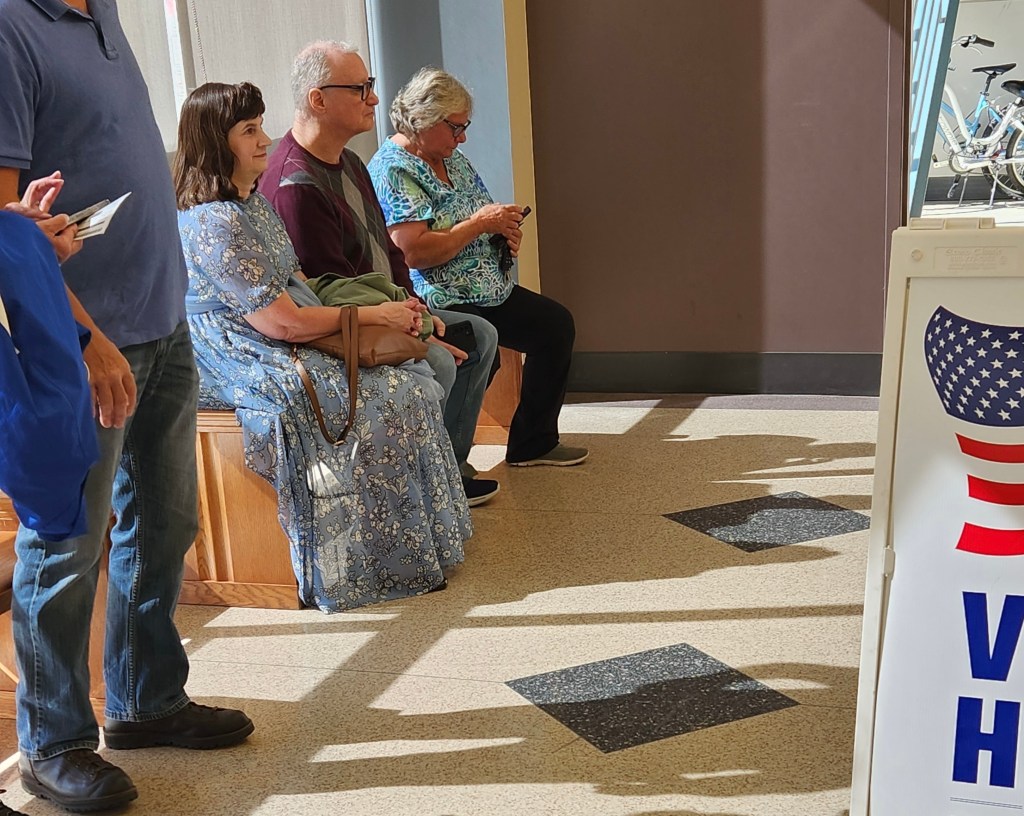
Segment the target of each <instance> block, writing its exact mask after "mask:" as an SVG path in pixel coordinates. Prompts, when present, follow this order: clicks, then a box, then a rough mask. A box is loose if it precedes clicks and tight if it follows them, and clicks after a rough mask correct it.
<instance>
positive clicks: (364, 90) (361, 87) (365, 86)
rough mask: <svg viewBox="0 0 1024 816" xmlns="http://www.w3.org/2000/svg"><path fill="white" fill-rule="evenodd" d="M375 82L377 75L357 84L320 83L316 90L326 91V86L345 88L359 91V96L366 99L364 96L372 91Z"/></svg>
mask: <svg viewBox="0 0 1024 816" xmlns="http://www.w3.org/2000/svg"><path fill="white" fill-rule="evenodd" d="M376 82H377V77H367V78H366V82H360V83H359V84H358V85H320V86H319V88H318V90H321V91H326V90H327V89H328V88H347V89H348V90H350V91H359V98H360V99H361V100H363V101H364V102H365V101H366V97H368V96H369V95H370V94H372V93H373V86H374V84H375V83H376Z"/></svg>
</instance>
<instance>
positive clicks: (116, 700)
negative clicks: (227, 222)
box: [0, 0, 253, 810]
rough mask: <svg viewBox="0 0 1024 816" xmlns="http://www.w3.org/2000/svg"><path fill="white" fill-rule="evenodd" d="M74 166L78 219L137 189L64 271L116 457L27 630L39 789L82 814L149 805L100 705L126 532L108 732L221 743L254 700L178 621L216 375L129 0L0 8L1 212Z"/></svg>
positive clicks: (30, 581) (23, 721) (24, 550)
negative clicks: (211, 377)
mask: <svg viewBox="0 0 1024 816" xmlns="http://www.w3.org/2000/svg"><path fill="white" fill-rule="evenodd" d="M58 169H59V170H61V171H62V172H63V176H64V179H65V182H66V183H65V187H64V192H63V194H62V199H61V205H62V207H61V208H62V210H64V211H66V212H73V211H75V210H77V209H79V208H82V207H85V206H88V205H89V204H92V203H93V202H95V201H97V200H100V199H104V198H108V199H111V200H112V199H114V198H117V197H119V196H121V195H122V194H124V193H126V192H129V191H130V192H131V196H130V197H129V198H128V199H127V201H126V202H125V203H124V205H123V206H122V207H121V209H120V210H119V211H118V213H117V215H116V216H115V217H114V220H113V222H112V223H111V226H110V228H109V230H108V231H107V233H106V235H103V236H99V237H97V238H91V239H89V240H88V241H86V242H85V245H84V247H83V249H82V250H81V251H80V252H79V253H78V254H77V255H76V256H75V257H73V258H71V259H70V260H68V261H67V263H66V264H65V265H64V268H63V271H64V280H65V282H66V284H67V288H68V297H69V300H70V302H71V308H72V312H73V314H74V316H75V318H76V319H77V320H78V322H79V323H81V324H82V325H84V326H85V327H87V328H88V329H89V330H90V331H91V333H92V341H91V342H90V343H89V345H88V346H87V348H86V350H85V352H84V354H83V356H84V358H85V362H86V364H87V366H88V368H89V372H90V384H91V387H92V392H93V398H94V400H95V404H96V416H97V433H98V436H99V445H100V460H99V462H98V463H97V464H96V466H95V467H93V469H92V470H91V471H90V474H89V478H88V479H87V481H86V488H85V491H86V503H87V516H88V528H89V529H88V532H87V533H86V534H85V535H82V536H79V537H76V538H71V539H68V540H66V541H63V542H55V541H47V540H45V539H43V538H42V537H40V536H39V535H38V534H37V533H34V532H32V531H30V530H28V529H26V528H24V527H23V528H22V529H21V530H20V531H19V533H18V539H17V544H16V548H17V555H18V564H17V568H16V570H15V576H14V602H13V617H14V633H15V641H16V645H17V652H18V667H19V672H20V674H21V682H20V683H19V685H18V695H17V703H18V739H19V743H20V747H21V779H22V784H23V785H24V786H25V788H26V789H27V790H29V791H30V792H32V793H34V794H36V795H38V796H43V797H45V798H48V799H52V800H53V801H54V802H56V803H58V804H60V805H62V806H64V807H66V808H68V809H72V810H99V809H104V808H108V807H118V806H120V805H123V804H124V803H125V802H127V801H130V800H131V799H134V798H135V797H136V795H137V794H136V791H135V787H134V785H133V784H132V782H131V780H130V779H129V778H128V776H127V774H125V773H124V772H123V771H122V770H120V769H119V768H117V767H116V766H114V765H111V764H110V763H108V762H106V761H105V760H103V759H101V758H100V757H99V756H98V755H97V754H96V753H95V750H96V748H97V746H98V736H99V734H98V728H97V723H96V720H95V717H94V716H93V713H92V710H91V707H90V705H89V678H88V668H87V663H86V657H87V649H86V645H87V642H88V633H89V618H90V613H91V610H92V605H93V599H94V596H95V592H96V580H97V574H98V564H99V559H100V557H101V555H102V547H103V538H104V533H105V532H106V528H107V521H108V519H109V517H110V510H111V506H113V508H114V512H115V517H116V521H115V524H114V527H113V529H112V530H111V533H110V538H111V542H112V550H111V553H110V560H109V593H108V605H107V632H106V647H105V657H104V676H105V680H106V688H107V698H106V712H105V714H106V721H105V726H104V730H105V740H106V744H107V746H108V747H110V748H140V747H145V746H149V745H173V746H178V747H184V748H213V747H219V746H223V745H231V744H234V743H236V742H239V741H241V740H244V739H245V738H246V737H247V736H248V735H249V734H250V733H251V732H252V730H253V725H252V722H251V721H250V720H249V718H248V717H246V716H245V715H244V714H243V713H242V712H240V711H233V710H225V709H213V708H207V707H204V706H199V705H196V704H195V703H192V702H191V701H190V700H189V699H188V697H187V695H186V694H185V691H184V686H185V680H186V677H187V675H188V659H187V657H186V655H185V652H184V649H183V648H182V646H181V642H180V638H179V635H178V632H177V630H176V628H175V626H174V620H173V613H174V607H175V602H176V599H177V596H178V591H179V588H180V585H181V578H182V571H183V559H184V556H185V553H186V552H187V550H188V549H189V547H190V546H191V544H192V541H193V539H194V537H195V534H196V530H197V519H196V511H197V510H196V508H197V505H196V464H195V420H196V397H197V390H198V378H197V376H196V370H195V363H194V360H193V357H192V345H191V342H190V340H189V334H188V327H187V324H186V323H185V310H184V303H185V289H186V273H185V266H184V261H183V258H182V255H181V245H180V243H179V240H178V235H177V221H176V215H175V206H174V192H173V189H172V185H171V179H170V172H169V169H168V165H167V157H166V155H165V153H164V148H163V143H162V140H161V138H160V134H159V131H158V130H157V126H156V122H155V120H154V118H153V112H152V108H151V106H150V102H149V95H148V92H147V89H146V85H145V82H144V81H143V78H142V75H141V73H140V71H139V68H138V65H137V64H136V61H135V58H134V56H133V55H132V52H131V49H130V48H129V46H128V42H127V40H126V39H125V36H124V33H123V32H122V30H121V26H120V23H119V21H118V19H117V9H116V4H115V3H114V0H67V2H64V0H0V206H2V205H3V204H5V203H7V202H10V201H14V200H16V199H17V198H18V197H19V191H20V190H21V189H23V188H24V187H25V185H26V184H27V183H28V182H29V181H30V180H31V179H34V178H40V177H42V176H46V175H48V174H50V173H51V172H53V171H54V170H58Z"/></svg>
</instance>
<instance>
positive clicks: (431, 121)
mask: <svg viewBox="0 0 1024 816" xmlns="http://www.w3.org/2000/svg"><path fill="white" fill-rule="evenodd" d="M472 111H473V97H472V96H471V95H470V93H469V91H467V90H466V86H465V85H463V84H462V83H461V82H459V80H457V79H456V78H455V77H453V76H452V75H451V74H449V73H448V72H447V71H442V70H441V69H440V68H435V67H433V66H428V67H426V68H420V70H419V71H417V72H416V73H415V74H414V75H413V78H412V79H410V80H409V81H408V82H407V83H406V84H405V87H404V88H402V89H401V90H400V91H399V92H398V93H397V94H395V101H394V102H392V103H391V111H390V115H391V124H392V125H394V128H395V130H397V131H398V132H399V133H401V134H402V135H403V136H405V137H406V138H407V139H414V138H415V137H416V134H417V133H421V132H422V131H424V130H426V129H427V128H429V127H433V126H434V125H436V124H437V123H438V122H440V121H441V120H442V119H445V118H447V117H449V116H451V115H452V114H453V113H465V114H467V115H469V114H470V113H472Z"/></svg>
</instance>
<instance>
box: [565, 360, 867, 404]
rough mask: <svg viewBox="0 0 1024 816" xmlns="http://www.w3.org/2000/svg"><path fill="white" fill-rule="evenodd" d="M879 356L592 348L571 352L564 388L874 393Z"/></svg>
mask: <svg viewBox="0 0 1024 816" xmlns="http://www.w3.org/2000/svg"><path fill="white" fill-rule="evenodd" d="M881 373H882V355H881V354H857V353H817V352H807V353H804V352H792V353H780V352H764V353H757V352H721V353H719V352H689V351H663V352H648V351H643V352H612V351H608V352H598V351H581V352H576V353H575V354H573V360H572V368H571V369H570V371H569V390H570V391H593V392H599V393H648V394H842V395H846V396H878V386H879V382H880V380H881Z"/></svg>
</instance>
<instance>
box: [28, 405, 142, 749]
mask: <svg viewBox="0 0 1024 816" xmlns="http://www.w3.org/2000/svg"><path fill="white" fill-rule="evenodd" d="M96 430H97V434H98V436H99V448H100V458H99V461H97V463H96V464H95V465H93V467H92V469H91V470H90V471H89V476H88V477H87V478H86V481H85V500H86V510H87V517H88V525H89V528H88V532H86V533H84V534H83V535H80V536H78V537H76V538H70V539H67V540H66V541H59V542H54V541H45V540H44V539H42V538H40V537H39V535H38V534H36V533H35V532H34V531H32V530H29V529H27V528H25V527H21V528H20V529H19V530H18V537H17V540H16V542H15V551H16V553H17V557H18V560H17V563H16V564H15V567H14V591H13V600H12V608H11V617H12V621H13V627H14V647H15V652H16V654H17V660H18V674H19V676H20V678H21V679H20V682H19V683H18V690H17V693H16V698H17V709H18V715H17V716H18V743H19V747H20V749H21V752H22V753H23V754H24V755H25V756H26V757H28V758H29V759H47V758H49V757H52V756H56V755H57V754H60V753H63V752H64V751H70V750H72V749H75V748H92V749H95V748H96V746H97V745H98V744H99V730H98V728H97V724H96V718H95V716H94V715H93V711H92V706H91V705H90V704H89V668H88V651H89V649H88V647H89V623H90V620H91V618H92V610H93V604H94V602H95V598H96V580H97V577H98V575H99V564H100V558H101V557H102V556H103V540H104V537H105V534H106V532H107V524H108V523H109V521H110V496H111V485H112V483H113V480H114V472H115V470H116V469H117V463H118V460H119V459H120V457H121V448H122V444H123V440H124V431H123V430H122V429H118V428H102V427H100V425H99V424H98V423H97V425H96Z"/></svg>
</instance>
